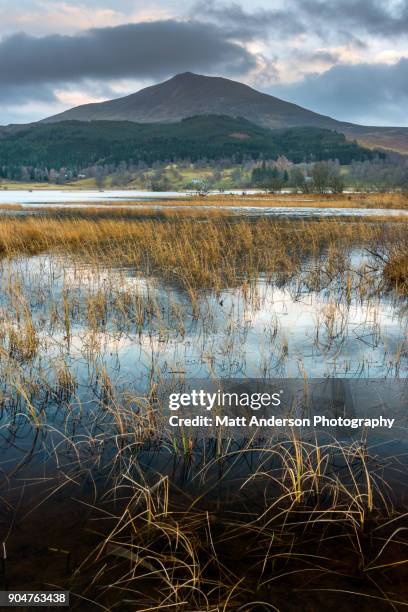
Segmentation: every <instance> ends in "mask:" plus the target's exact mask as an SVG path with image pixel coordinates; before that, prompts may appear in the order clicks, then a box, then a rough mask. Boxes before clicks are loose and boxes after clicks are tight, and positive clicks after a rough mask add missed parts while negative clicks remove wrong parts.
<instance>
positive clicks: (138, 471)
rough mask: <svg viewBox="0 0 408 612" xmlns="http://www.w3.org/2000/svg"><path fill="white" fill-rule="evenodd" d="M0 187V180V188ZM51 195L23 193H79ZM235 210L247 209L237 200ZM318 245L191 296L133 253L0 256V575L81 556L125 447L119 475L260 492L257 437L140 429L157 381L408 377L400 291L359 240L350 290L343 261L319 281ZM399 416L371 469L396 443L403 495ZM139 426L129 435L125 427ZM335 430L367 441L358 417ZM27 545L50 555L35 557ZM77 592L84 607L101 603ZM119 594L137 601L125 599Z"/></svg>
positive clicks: (31, 574) (179, 487) (61, 566)
mask: <svg viewBox="0 0 408 612" xmlns="http://www.w3.org/2000/svg"><path fill="white" fill-rule="evenodd" d="M160 195H161V196H163V194H160ZM8 196H9V194H4V193H0V202H5V201H6V198H7V197H8ZM16 197H17V196H16ZM31 197H32V198H38V197H39V196H38V194H35V195H31V194H30V196H29V198H28V199H29V200H30V198H31ZM41 197H43V196H42V194H41ZM47 197H51V198H54V199H53V200H47V199H45V200H42V201H37V200H33V199H31V200H30V201H26V200H21V199H20V200H18V203H20V204H23V205H27V206H28V208H27V213H28V214H30V213H31V212H32V211H33V210H40V209H41V207H42V206H48V205H49V204H50V203H51V201H52V203H53V205H56V206H57V205H62V206H68V207H69V206H71V205H72V206H83V205H84V204H83V203H82V201H79V200H75V199H74V200H69V199H68V198H67V199H65V200H64V202H62V201H61V199H62V198H66V194H65V193H64V195H63V196H61V195H60V194H58V195H51V196H48V194H47ZM75 197H77V196H75ZM81 197H83V196H82V195H81ZM120 197H121V199H123V197H122V196H120ZM154 197H155V196H154ZM165 197H166V198H168V197H171V196H170V195H169V194H165ZM100 198H105V194H97V193H95V199H91V200H89V205H90V206H92V207H94V203H95V202H96V203H98V205H100V206H105V204H104V201H105V200H103V199H100ZM8 202H10V200H8ZM85 205H87V204H85ZM152 206H154V207H157V206H160V204H158V203H154V204H152ZM200 208H202V207H200ZM233 213H234V214H236V215H238V214H240V213H241V211H240V209H239V207H238V208H235V209H234V210H233ZM383 213H384V214H387V215H390V217H392V215H393V214H399V213H400V211H388V210H387V211H379V210H375V211H372V210H369V209H361V210H360V209H350V210H349V209H329V208H328V209H324V208H323V209H313V208H301V207H299V208H290V209H286V208H285V207H282V208H278V209H275V208H273V209H265V208H257V207H253V208H252V209H250V210H248V209H247V208H246V209H245V215H248V214H250V215H252V214H254V215H258V214H262V215H263V214H267V215H268V214H276V215H284V216H293V217H297V216H303V215H305V216H325V215H337V214H339V215H340V214H341V215H346V216H349V215H350V216H351V215H353V214H356V215H360V216H361V215H362V214H367V215H372V214H383ZM326 255H327V254H324V253H323V254H322V255H321V259H320V261H317V262H316V261H311V260H308V259H305V260H304V262H303V264H302V268H301V270H300V271H299V273H297V274H296V276H295V277H290V278H285V279H279V278H276V279H270V278H268V279H267V278H264V277H262V276H260V277H259V278H257V279H254V282H253V283H251V285H250V286H247V285H245V284H240V285H239V286H234V287H224V288H223V289H221V290H218V291H211V290H209V289H202V290H200V291H199V292H198V296H197V297H196V299H195V300H193V301H192V300H191V296H190V295H189V294H188V292H187V291H186V290H185V289H183V287H181V286H179V285H178V284H177V283H176V282H170V281H167V282H165V281H163V279H161V278H160V277H159V276H155V275H154V274H150V275H147V274H142V273H141V272H140V271H139V270H137V269H135V268H133V267H131V266H127V267H120V266H114V265H110V266H108V265H104V263H103V262H100V263H96V262H95V261H93V262H92V263H90V262H87V261H86V259H83V258H81V257H79V256H75V255H64V256H61V255H57V254H50V253H43V254H40V255H35V256H24V255H23V256H19V257H14V258H10V259H6V258H5V259H3V260H2V261H1V262H0V350H1V355H0V400H1V420H0V447H1V462H0V470H1V476H2V496H3V500H4V504H5V505H4V509H3V513H2V516H1V527H2V532H3V536H2V539H3V540H4V541H6V542H7V548H8V551H9V556H10V558H11V561H10V563H9V568H8V575H7V578H6V577H5V578H4V582H5V583H7V586H10V585H11V586H13V587H17V586H20V587H24V586H26V584H29V585H37V586H38V585H41V586H44V585H46V584H54V585H61V584H64V580H65V578H64V575H65V574H67V573H68V574H69V573H70V572H71V569H72V568H71V565H70V564H71V563H73V564H75V563H76V562H77V563H79V561H78V560H79V559H81V558H82V557H84V556H86V555H88V554H89V552H90V550H91V549H92V547H94V546H95V545H96V544H95V543H96V542H97V541H98V537H97V534H96V531H95V527H94V523H92V521H94V520H95V513H96V514H98V513H97V512H96V506H97V503H96V500H97V499H98V500H99V499H100V496H102V498H103V497H104V495H106V496H107V498H108V500H109V504H108V506H107V508H108V509H106V508H105V509H104V510H103V512H106V515H104V514H103V512H102V522H103V520H107V519H110V518H111V517H112V516H113V514H110V513H111V512H112V513H113V510H112V508H114V507H115V504H118V505H120V498H121V493H120V494H119V495H118V494H117V493H116V492H115V493H114V498H115V499H114V501H112V497H111V496H109V495H108V494H107V490H110V488H111V486H112V485H111V483H112V481H115V479H117V478H118V475H117V473H116V470H118V471H120V469H121V466H122V461H124V460H123V456H126V461H128V463H126V473H121V474H120V478H119V480H120V483H121V487H122V488H123V489H126V487H127V486H128V482H127V481H126V479H128V480H132V482H133V479H136V480H137V479H138V478H140V481H141V482H142V484H143V483H152V482H153V483H156V484H157V482H158V483H159V484H160V483H161V482H162V481H161V480H157V479H158V477H160V478H162V477H165V478H167V479H169V480H170V483H171V486H172V487H174V489H175V490H176V492H177V496H179V497H180V498H181V497H183V499H184V496H187V497H188V496H190V495H193V494H194V492H196V491H197V490H199V489H200V487H202V485H203V482H204V481H205V483H206V490H207V491H209V497H210V502H209V503H211V504H212V505H211V507H213V505H216V506H217V505H218V506H219V505H220V504H223V507H224V508H225V509H227V508H228V507H230V506H231V505H232V506H233V505H234V504H236V503H237V499H238V497H239V504H240V506H239V507H240V508H244V507H245V508H246V505H247V504H252V505H256V504H257V503H258V502H259V499H258V497H259V495H258V494H259V489H257V488H256V487H255V489H254V491H252V490H251V491H250V492H247V490H246V489H245V491H244V490H243V489H242V485H243V480H245V479H247V478H248V477H249V476H250V475H251V474H253V472H254V470H258V469H259V466H261V468H262V471H263V472H267V471H268V469H271V466H273V465H274V458H273V457H272V458H271V457H269V458H264V452H263V451H262V449H259V448H254V449H252V448H251V449H250V450H249V451H248V452H245V453H243V454H242V455H239V457H237V455H236V453H237V452H238V451H239V449H240V445H242V441H240V440H235V441H230V442H228V443H227V444H228V449H229V450H228V453H229V454H228V457H226V458H225V461H222V462H220V461H219V460H218V459H217V458H219V456H220V449H219V447H218V445H217V444H216V443H214V442H213V441H206V442H205V443H204V444H203V445H201V446H198V447H197V448H196V449H190V452H189V453H187V454H186V453H185V452H184V454H183V453H180V452H177V449H176V448H175V446H176V445H174V440H172V439H171V437H168V438H167V439H166V441H164V442H163V441H161V440H158V439H157V437H155V436H154V435H146V433H145V430H146V429H148V428H149V427H150V426H151V419H152V416H151V412H150V408H149V402H150V401H151V399H152V397H153V394H152V390H153V389H155V388H156V387H157V385H160V383H161V382H162V381H166V380H173V379H177V380H178V379H182V380H184V379H187V380H188V379H201V380H205V379H207V380H223V379H231V378H233V379H243V380H244V379H247V378H259V379H265V380H268V379H277V378H278V379H279V378H281V379H288V378H289V379H299V378H300V379H303V380H304V381H305V383H307V381H308V380H311V379H332V378H334V379H350V380H354V379H359V380H376V381H384V385H386V384H388V383H390V382H392V381H398V382H399V383H402V384H404V381H405V379H406V378H407V376H408V308H407V303H406V300H405V299H403V297H401V296H398V295H397V294H396V293H394V292H392V291H387V290H385V289H382V288H381V283H380V280H381V272H380V271H376V270H375V266H374V265H373V260H372V255H370V253H369V252H368V251H367V250H366V249H365V248H364V247H363V246H361V247H359V246H356V247H354V248H353V249H352V250H351V251H350V252H348V253H345V254H344V258H345V261H346V267H347V269H348V270H349V278H350V288H349V291H348V292H347V291H345V290H344V283H343V280H344V279H342V278H340V277H339V276H336V275H335V276H333V277H331V278H329V277H327V278H326V280H325V282H323V283H316V274H317V273H318V274H320V273H322V270H323V267H324V262H325V257H326ZM367 270H368V271H369V272H370V275H371V276H370V278H371V280H370V284H369V285H367V287H365V289H364V291H362V290H361V289H360V285H359V283H360V279H361V277H362V276H364V274H365V273H366V272H367ZM147 400H149V401H147ZM118 406H120V410H121V417H120V420H119V419H118V414H119V411H118V410H117V408H118ZM356 409H357V414H358V409H359V407H358V406H357V408H356ZM402 425H403V426H402ZM402 425H401V426H398V427H397V428H396V429H395V430H394V431H393V432H392V433H391V434H389V435H388V436H385V437H383V436H378V437H375V438H373V441H372V444H374V448H375V466H376V469H377V467H378V466H380V468H381V470H383V469H385V467H384V466H388V461H389V460H388V458H389V457H391V456H393V457H394V458H396V461H397V463H398V466H399V470H400V472H401V473H400V472H398V474H399V476H398V478H399V480H398V486H399V487H400V491H399V492H400V496H399V497H400V502H401V500H402V501H404V500H405V498H406V491H407V489H406V487H405V484H404V486H403V483H404V482H405V480H406V477H405V471H406V469H405V466H406V463H407V456H408V455H407V452H408V444H407V442H408V438H407V437H406V429H405V421H404V423H402ZM139 429H140V435H136V436H134V437H133V438H132V440H131V441H129V440H128V436H127V434H128V430H132V431H135V430H137V431H138V430H139ZM344 438H347V442H348V443H350V444H353V443H354V442H361V441H362V440H363V442H364V444H365V443H366V440H365V432H363V431H361V429H359V430H356V431H352V432H348V433H347V434H344ZM336 453H337V451H336ZM336 453H334V455H335V457H334V459H333V462H334V463H335V462H338V463H339V465H342V463H341V461H342V460H344V457H343V458H342V457H340V458H339V456H338V455H341V453H337V454H336ZM129 457H130V459H129ZM262 483H263V480H262ZM156 484H155V485H154V486H156ZM238 493H239V495H238ZM262 495H264V491H263V492H262ZM271 495H272V494H271ZM117 497H118V498H119V501H118V499H117ZM261 497H262V496H261ZM189 499H190V498H189ZM257 500H258V501H257ZM400 502H399V503H400ZM98 503H99V501H98ZM189 503H190V501H189ZM401 503H402V502H401ZM98 511H99V510H98ZM62 517H63V518H62ZM98 518H99V519H100V518H101V517H100V516H99V515H98ZM61 522H62V523H63V524H61ZM98 525H99V523H98ZM98 533H99V532H98ZM99 536H100V533H99ZM67 551H68V552H67ZM73 558H74V561H73V560H72V559H73ZM33 559H38V561H39V563H40V564H45V565H46V566H47V571H45V570H41V571H40V570H39V569H38V570H36V571H34V570H33ZM75 559H76V561H75ZM28 560H30V562H29V561H28ZM30 563H31V565H30ZM21 575H25V576H26V579H25V580H26V582H25V583H24V584H21V583H19V580H21V578H19V576H21ZM78 601H79V603H78V604H77V609H95V608H93V607H92V605H90V606H89V608H88V607H86V605H85V604H84V602H83V600H81V599H79V600H78ZM104 609H110V608H104ZM112 609H114V608H112ZM120 609H123V610H127V609H129V610H130V609H139V608H137V607H132V605H130V607H126V605H124V604H123V605H122V607H121V608H120ZM141 609H142V608H141ZM152 609H153V608H152ZM283 609H284V608H283ZM288 609H289V608H288Z"/></svg>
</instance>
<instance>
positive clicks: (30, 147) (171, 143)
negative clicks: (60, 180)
mask: <svg viewBox="0 0 408 612" xmlns="http://www.w3.org/2000/svg"><path fill="white" fill-rule="evenodd" d="M0 144H1V146H0V176H1V175H3V176H4V177H9V178H10V177H12V178H18V176H19V175H20V173H21V167H22V166H25V167H28V168H40V169H41V168H57V169H59V168H61V167H65V168H67V169H70V170H71V171H78V170H80V169H81V168H86V167H88V166H90V165H93V164H104V165H107V164H112V165H114V166H117V165H118V164H120V163H121V162H123V161H126V162H128V163H129V162H132V163H133V164H137V163H138V162H139V161H143V162H145V163H147V164H149V165H150V164H152V163H153V162H155V161H168V160H172V161H174V160H177V159H187V158H188V159H190V160H191V161H197V160H198V159H203V158H207V159H213V160H216V159H225V158H235V160H236V161H242V160H243V159H245V158H250V159H259V158H267V159H276V158H277V157H278V156H279V155H285V156H286V157H287V158H288V159H290V160H292V161H294V162H297V163H298V162H302V161H308V160H321V159H338V160H339V161H340V162H341V163H343V164H348V163H350V162H351V161H352V160H365V159H370V158H371V157H372V156H373V153H372V151H370V150H369V149H364V148H363V147H361V146H359V145H357V144H356V143H354V142H348V141H347V140H346V138H345V136H344V135H343V134H339V133H338V132H334V131H331V130H326V129H322V128H316V127H293V128H283V129H279V130H270V129H269V128H264V127H262V126H259V125H255V124H254V123H251V122H250V121H248V120H247V119H243V118H234V117H228V116H225V115H224V116H220V115H205V116H196V117H190V118H187V119H183V120H182V121H180V122H177V123H135V122H129V121H72V120H71V121H61V122H57V123H39V124H33V125H31V126H26V127H25V128H24V129H20V130H19V131H18V132H15V133H10V134H8V135H3V137H2V138H1V140H0ZM13 173H15V174H13Z"/></svg>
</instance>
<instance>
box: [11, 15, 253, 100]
mask: <svg viewBox="0 0 408 612" xmlns="http://www.w3.org/2000/svg"><path fill="white" fill-rule="evenodd" d="M255 65H256V60H255V58H254V57H253V56H252V55H251V53H249V52H248V51H247V50H245V49H244V48H243V47H241V46H240V45H238V44H236V43H235V42H233V41H231V40H228V37H227V36H226V35H225V33H224V32H223V30H222V29H221V28H218V27H217V26H216V25H213V24H209V23H206V24H202V23H199V22H197V21H186V22H182V21H175V20H167V21H155V22H145V23H137V24H128V25H121V26H117V27H111V28H99V29H92V30H87V31H84V32H80V33H79V34H77V35H74V36H60V35H51V36H43V37H34V36H30V35H28V34H24V33H20V34H14V35H12V36H10V37H8V38H5V39H3V40H2V41H1V42H0V82H1V84H2V86H1V88H2V89H3V88H5V87H7V86H11V85H12V86H15V85H19V84H20V83H22V82H23V83H25V84H29V83H33V84H34V83H35V84H38V85H40V84H43V83H63V82H74V81H78V80H81V79H86V78H88V79H103V78H106V79H112V78H116V79H117V78H126V77H129V78H145V77H147V78H152V77H153V78H156V77H162V76H167V75H172V74H174V73H175V72H180V71H185V70H198V71H203V72H205V71H213V70H216V71H219V72H221V73H223V72H226V73H230V74H243V73H245V72H247V71H248V70H250V69H251V68H253V67H254V66H255Z"/></svg>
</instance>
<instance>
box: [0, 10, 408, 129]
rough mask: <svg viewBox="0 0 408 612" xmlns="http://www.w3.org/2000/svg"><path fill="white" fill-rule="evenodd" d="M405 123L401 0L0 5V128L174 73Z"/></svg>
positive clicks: (362, 117) (363, 118)
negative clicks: (189, 73)
mask: <svg viewBox="0 0 408 612" xmlns="http://www.w3.org/2000/svg"><path fill="white" fill-rule="evenodd" d="M187 70H189V71H192V72H198V73H201V74H208V75H221V76H226V77H230V78H234V79H237V80H240V81H242V82H245V83H247V84H249V85H251V86H253V87H255V88H257V89H260V90H262V91H264V92H267V93H271V94H273V95H276V96H279V97H282V98H284V99H286V100H290V101H292V102H296V103H297V104H300V105H302V106H306V107H308V108H311V109H313V110H315V111H317V112H320V113H323V114H326V115H331V116H333V117H335V118H337V119H341V120H348V121H354V122H358V123H363V124H376V125H406V126H407V125H408V111H407V109H408V0H236V1H233V2H230V1H228V0H227V1H226V2H222V1H218V0H192V1H190V0H183V2H180V0H150V2H146V1H143V2H141V1H139V0H88V1H86V0H66V1H55V0H18V1H16V0H13V1H10V0H0V124H2V125H4V124H7V123H11V122H28V121H34V120H36V119H39V118H42V117H45V116H48V115H51V114H55V113H57V112H60V111H62V110H64V109H66V108H70V107H72V106H76V105H78V104H83V103H87V102H98V101H101V100H105V99H109V98H114V97H119V96H122V95H126V94H128V93H133V92H134V91H137V90H138V89H141V88H142V87H145V86H147V85H151V84H153V83H157V82H159V81H161V80H164V79H166V78H168V77H171V76H173V75H174V74H176V73H179V72H184V71H187Z"/></svg>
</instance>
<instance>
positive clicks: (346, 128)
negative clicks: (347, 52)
mask: <svg viewBox="0 0 408 612" xmlns="http://www.w3.org/2000/svg"><path fill="white" fill-rule="evenodd" d="M196 115H228V116H231V117H244V118H245V119H248V120H249V121H251V122H253V123H255V124H257V125H261V126H263V127H268V128H272V129H276V128H287V127H297V126H313V127H319V128H326V129H330V130H336V131H338V132H341V133H343V134H345V135H346V136H347V138H349V139H350V140H353V139H356V140H358V142H360V143H361V144H362V145H364V146H369V147H382V148H384V149H392V150H395V151H399V152H401V153H408V128H398V127H375V126H360V125H355V124H352V123H346V122H341V121H336V120H335V119H332V118H331V117H327V116H325V115H319V114H318V113H314V112H313V111H310V110H307V109H305V108H302V107H301V106H297V105H296V104H292V103H290V102H285V101H284V100H280V99H279V98H275V97H274V96H270V95H268V94H264V93H261V92H259V91H256V90H255V89H253V88H252V87H249V86H248V85H244V84H242V83H239V82H237V81H231V80H229V79H225V78H221V77H208V76H202V75H198V74H193V73H191V72H185V73H183V74H178V75H176V76H175V77H173V78H171V79H169V80H168V81H165V82H164V83H160V84H158V85H153V86H152V87H146V88H145V89H142V90H141V91H139V92H137V93H135V94H131V95H129V96H126V97H124V98H118V99H116V100H110V101H107V102H100V103H96V104H84V105H82V106H77V107H76V108H72V109H71V110H68V111H65V112H63V113H60V114H58V115H54V116H53V117H48V118H47V119H44V120H43V121H44V122H45V123H55V122H60V121H69V120H77V121H100V120H103V121H133V122H138V123H173V122H178V121H181V120H182V119H185V118H187V117H192V116H196Z"/></svg>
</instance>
